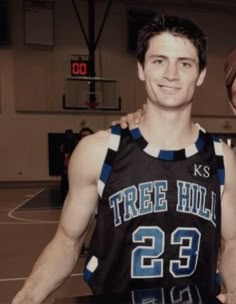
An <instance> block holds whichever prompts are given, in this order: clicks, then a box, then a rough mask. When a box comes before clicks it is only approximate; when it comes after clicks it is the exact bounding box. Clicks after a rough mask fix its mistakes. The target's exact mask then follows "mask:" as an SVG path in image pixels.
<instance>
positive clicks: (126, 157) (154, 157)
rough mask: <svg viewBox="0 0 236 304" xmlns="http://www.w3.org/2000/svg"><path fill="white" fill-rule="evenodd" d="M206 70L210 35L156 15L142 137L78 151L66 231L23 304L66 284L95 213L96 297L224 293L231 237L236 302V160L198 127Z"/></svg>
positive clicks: (141, 66) (118, 134)
mask: <svg viewBox="0 0 236 304" xmlns="http://www.w3.org/2000/svg"><path fill="white" fill-rule="evenodd" d="M205 73H206V38H205V36H204V34H203V33H202V31H201V30H200V29H199V28H198V27H197V26H196V25H195V24H193V23H192V22H191V21H188V20H184V19H181V18H178V17H166V16H157V17H155V18H154V19H153V20H151V21H150V23H149V24H147V25H146V26H145V27H144V28H143V30H142V31H141V32H140V35H139V39H138V75H139V78H140V80H141V81H143V82H144V84H145V87H146V92H147V99H146V104H147V105H146V111H145V114H144V117H143V120H142V121H141V122H140V125H139V127H136V128H134V129H131V130H129V129H126V130H123V131H122V130H121V129H120V127H119V126H114V127H112V131H111V133H110V132H108V131H100V132H98V133H96V134H94V135H91V136H88V137H86V138H84V139H83V140H82V141H81V143H80V144H79V145H78V146H77V147H76V149H75V151H74V153H73V155H72V157H71V160H70V165H69V180H70V188H69V193H68V195H67V197H66V200H65V204H64V207H63V212H62V216H61V221H60V224H59V227H58V230H57V232H56V235H55V237H54V238H53V240H52V241H51V242H50V243H49V244H48V246H47V247H46V249H45V250H44V252H43V253H42V254H41V256H40V257H39V259H38V261H37V262H36V264H35V266H34V268H33V271H32V273H31V274H30V276H29V278H28V279H27V280H26V282H25V284H24V286H23V288H22V289H21V290H20V291H19V292H18V294H17V295H16V297H15V299H14V300H13V304H22V303H37V304H38V303H41V302H42V301H43V300H44V299H45V298H46V297H47V296H48V295H49V294H50V293H51V292H52V291H53V290H54V289H55V288H57V287H58V286H59V285H60V284H62V282H63V281H64V280H65V278H66V277H67V276H68V275H69V274H70V273H71V271H72V269H73V267H74V266H75V263H76V261H77V258H78V255H79V252H80V249H81V245H82V243H83V240H84V236H85V232H86V228H87V226H88V223H89V221H90V220H91V218H92V217H93V215H94V213H95V210H96V209H97V210H98V212H97V226H96V229H95V233H94V236H93V239H92V242H91V246H90V250H89V253H88V259H87V262H86V266H85V272H84V278H85V280H86V281H87V282H88V284H89V285H90V287H91V288H92V290H93V292H94V293H95V294H100V293H111V292H125V291H127V290H134V289H144V288H153V287H166V286H167V287H170V286H174V285H177V286H179V285H185V284H200V285H202V286H203V287H204V288H206V289H208V290H210V291H211V292H213V293H217V286H216V283H215V273H216V268H217V258H218V253H219V248H220V243H221V238H222V242H223V244H224V246H222V247H223V250H222V251H223V252H222V255H221V259H220V264H219V269H220V272H221V276H222V278H223V282H224V284H225V288H226V293H225V294H221V295H220V299H221V301H222V302H223V303H235V302H236V294H235V290H236V267H235V261H236V246H235V243H236V226H235V216H236V202H235V197H236V187H235V185H236V158H235V155H234V153H233V152H232V151H231V150H230V149H229V148H228V147H227V146H226V145H224V144H223V143H221V142H220V141H219V140H218V139H215V138H212V137H211V136H210V135H209V134H208V133H206V132H205V131H204V130H203V129H202V128H201V127H200V126H198V125H196V124H194V123H193V122H192V120H191V109H192V102H193V96H194V92H195V89H196V87H197V86H200V85H201V84H202V83H203V81H204V77H205ZM223 155H224V161H223ZM224 169H225V176H224ZM224 177H225V178H224Z"/></svg>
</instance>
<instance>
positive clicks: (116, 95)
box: [63, 77, 121, 111]
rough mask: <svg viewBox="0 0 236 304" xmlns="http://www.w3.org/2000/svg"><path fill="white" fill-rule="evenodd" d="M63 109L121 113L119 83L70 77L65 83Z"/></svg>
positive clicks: (104, 79) (97, 78)
mask: <svg viewBox="0 0 236 304" xmlns="http://www.w3.org/2000/svg"><path fill="white" fill-rule="evenodd" d="M63 109H65V110H102V111H120V110H121V97H120V88H119V82H118V81H117V80H113V79H108V78H99V77H68V78H66V81H65V91H64V95H63Z"/></svg>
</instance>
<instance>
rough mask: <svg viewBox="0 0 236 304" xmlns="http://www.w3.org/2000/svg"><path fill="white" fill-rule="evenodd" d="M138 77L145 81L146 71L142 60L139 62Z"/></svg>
mask: <svg viewBox="0 0 236 304" xmlns="http://www.w3.org/2000/svg"><path fill="white" fill-rule="evenodd" d="M138 78H139V79H140V80H141V81H144V80H145V77H144V71H143V66H142V64H141V63H140V62H138Z"/></svg>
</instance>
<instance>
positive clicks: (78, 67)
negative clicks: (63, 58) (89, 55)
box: [71, 61, 88, 76]
mask: <svg viewBox="0 0 236 304" xmlns="http://www.w3.org/2000/svg"><path fill="white" fill-rule="evenodd" d="M71 75H72V76H80V75H81V76H86V75H88V65H87V62H78V61H72V62H71Z"/></svg>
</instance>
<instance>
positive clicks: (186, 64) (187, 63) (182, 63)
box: [181, 62, 192, 68]
mask: <svg viewBox="0 0 236 304" xmlns="http://www.w3.org/2000/svg"><path fill="white" fill-rule="evenodd" d="M181 65H182V66H183V67H185V68H191V66H192V65H191V63H189V62H181Z"/></svg>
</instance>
